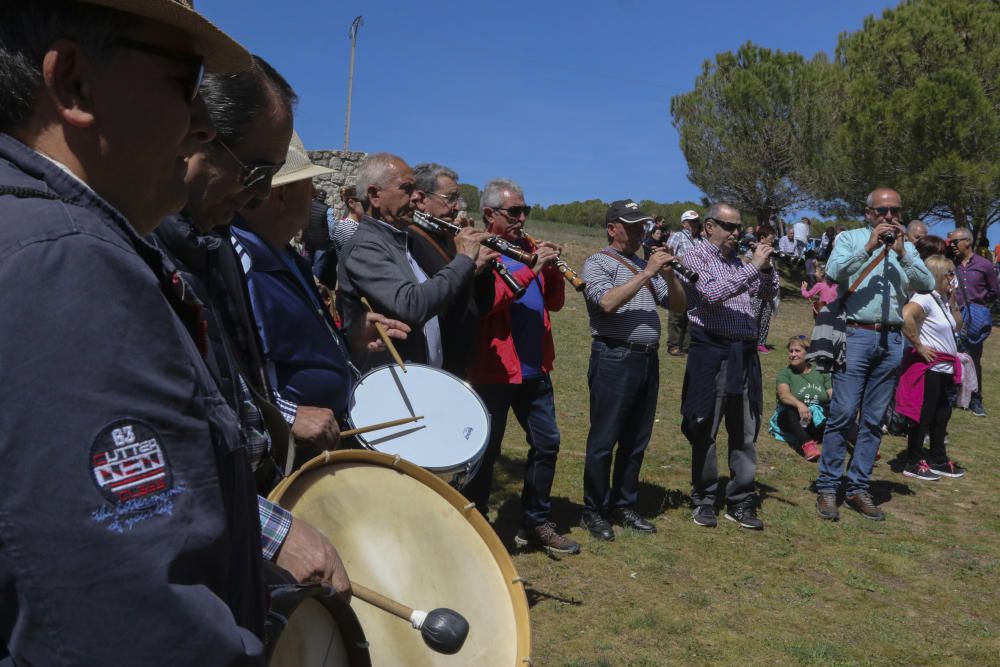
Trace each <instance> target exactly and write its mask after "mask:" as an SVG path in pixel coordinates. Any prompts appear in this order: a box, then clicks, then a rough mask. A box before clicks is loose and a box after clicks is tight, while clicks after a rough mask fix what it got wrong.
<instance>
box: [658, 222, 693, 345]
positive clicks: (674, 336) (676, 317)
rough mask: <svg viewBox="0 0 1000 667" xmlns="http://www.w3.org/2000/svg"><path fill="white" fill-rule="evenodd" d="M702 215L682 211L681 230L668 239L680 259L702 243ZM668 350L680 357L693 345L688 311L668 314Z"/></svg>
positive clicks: (668, 245) (669, 246)
mask: <svg viewBox="0 0 1000 667" xmlns="http://www.w3.org/2000/svg"><path fill="white" fill-rule="evenodd" d="M701 241H702V238H701V216H699V215H698V212H697V211H690V210H689V211H684V212H683V213H681V231H679V232H678V233H676V234H671V235H670V238H669V239H668V240H667V247H668V248H670V253H671V254H672V255H673V256H674V257H677V258H678V259H680V258H681V257H683V256H684V253H686V252H687V251H688V250H690V249H691V248H694V247H695V246H696V245H697V244H699V243H701ZM667 331H668V336H667V352H668V353H669V354H670V355H671V356H673V357H679V356H681V355H682V354H684V353H686V352H687V351H688V348H689V347H690V346H691V331H690V327H689V322H688V316H687V311H684V312H680V313H675V312H673V311H671V312H670V313H669V314H668V315H667Z"/></svg>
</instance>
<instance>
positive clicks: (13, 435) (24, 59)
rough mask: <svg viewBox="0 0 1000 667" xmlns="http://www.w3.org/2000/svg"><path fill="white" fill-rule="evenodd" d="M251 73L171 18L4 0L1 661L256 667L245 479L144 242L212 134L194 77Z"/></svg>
mask: <svg viewBox="0 0 1000 667" xmlns="http://www.w3.org/2000/svg"><path fill="white" fill-rule="evenodd" d="M99 5H106V6H110V7H115V8H117V11H113V10H111V9H107V8H105V7H100V6H99ZM250 64H251V61H250V56H249V54H248V53H247V52H246V51H245V50H244V49H243V48H242V47H241V46H239V45H238V44H236V43H235V42H233V41H232V40H231V39H230V38H229V37H227V36H226V35H224V34H223V33H221V32H220V31H219V30H218V29H217V28H215V27H214V26H212V25H211V24H210V23H209V22H208V21H206V20H205V19H204V18H203V17H201V16H200V15H198V14H196V13H195V12H194V11H193V10H192V9H190V3H189V2H180V1H175V0H145V1H143V2H138V1H135V2H129V1H127V0H121V1H119V0H115V1H110V0H109V1H107V2H102V1H100V0H95V1H94V2H87V3H84V2H65V1H55V0H36V1H33V2H10V3H4V8H3V19H2V20H0V88H2V90H3V91H4V93H3V96H2V97H3V99H2V101H0V219H2V220H3V224H2V225H0V289H2V291H3V294H4V316H3V317H2V318H0V366H2V367H3V369H4V379H5V381H4V382H3V383H2V384H0V396H2V401H3V405H4V409H3V411H2V413H0V456H2V459H3V461H4V463H5V465H4V467H3V473H2V477H0V488H2V489H3V493H2V494H0V516H2V517H3V524H4V527H3V544H4V546H3V548H2V549H0V609H2V610H3V611H2V612H0V664H5V665H10V664H21V665H27V664H33V665H54V664H89V665H111V664H149V663H151V662H157V663H161V664H176V665H194V664H205V665H208V664H211V665H263V664H264V660H265V658H264V652H263V647H262V642H261V638H262V637H263V625H264V613H265V610H264V591H263V582H262V578H261V572H260V529H259V526H258V525H257V504H256V497H255V493H254V484H253V477H252V474H251V471H250V468H249V466H248V465H247V463H246V460H245V449H244V448H243V446H242V441H241V438H240V433H239V429H238V427H237V425H236V423H235V421H234V418H233V414H232V411H231V410H230V409H229V408H228V407H227V406H226V405H225V403H224V401H223V399H222V397H221V396H220V394H219V391H218V389H217V388H216V386H215V382H214V380H213V378H212V375H211V373H210V371H209V369H208V368H207V367H206V365H205V362H204V360H203V357H202V354H201V351H200V350H199V349H198V347H197V346H196V344H195V340H196V338H195V337H197V336H198V334H199V327H198V325H197V323H196V322H195V321H194V319H192V318H191V315H192V314H193V313H194V312H195V309H196V305H195V303H194V301H193V300H191V299H190V298H189V295H188V293H187V292H186V290H185V289H184V285H183V283H182V282H181V281H180V279H179V277H178V276H177V274H176V273H174V272H173V270H172V267H171V266H170V264H169V262H167V261H165V260H164V258H163V257H162V255H161V254H160V253H159V252H158V251H157V250H156V249H155V248H153V247H152V246H150V245H149V244H148V243H147V242H146V241H145V240H144V239H143V237H144V236H146V235H148V234H149V233H150V232H151V231H152V230H153V229H154V228H155V227H156V225H157V224H158V223H159V222H160V220H162V219H163V217H164V216H165V215H168V214H170V213H171V212H173V211H176V210H178V209H179V208H180V207H181V206H182V205H183V202H184V198H185V193H186V186H185V183H184V176H185V161H186V159H187V158H188V157H189V156H190V155H191V154H192V153H194V152H196V151H198V150H200V149H201V147H202V146H204V144H205V143H206V142H208V141H211V140H212V138H213V136H214V130H213V128H212V126H211V123H210V122H209V119H208V117H207V114H206V112H205V106H204V103H203V101H202V100H201V98H200V97H199V96H198V85H199V81H200V76H201V73H202V71H203V65H204V67H207V68H208V69H209V70H211V71H216V72H220V71H234V70H242V69H246V68H248V67H249V66H250Z"/></svg>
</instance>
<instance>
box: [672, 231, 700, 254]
mask: <svg viewBox="0 0 1000 667" xmlns="http://www.w3.org/2000/svg"><path fill="white" fill-rule="evenodd" d="M703 241H704V239H696V238H692V237H691V232H689V231H688V230H686V229H682V230H681V231H679V232H676V233H674V234H671V235H670V238H669V239H667V247H668V248H670V254H671V255H673V256H674V257H683V256H684V253H686V252H687V251H688V250H690V249H691V248H694V247H695V246H698V245H701V243H702V242H703Z"/></svg>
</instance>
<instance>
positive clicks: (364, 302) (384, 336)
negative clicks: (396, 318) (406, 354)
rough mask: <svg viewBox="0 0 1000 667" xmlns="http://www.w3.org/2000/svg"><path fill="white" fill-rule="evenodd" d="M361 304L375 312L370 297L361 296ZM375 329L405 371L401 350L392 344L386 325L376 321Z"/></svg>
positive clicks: (369, 310) (370, 311)
mask: <svg viewBox="0 0 1000 667" xmlns="http://www.w3.org/2000/svg"><path fill="white" fill-rule="evenodd" d="M361 305H363V306H364V307H365V308H367V309H368V312H369V313H374V312H375V310H374V309H373V308H372V305H371V304H370V303H368V299H366V298H365V297H361ZM375 329H376V330H377V331H378V335H379V336H381V337H382V342H383V343H385V347H386V349H388V350H389V354H391V355H392V358H393V359H394V360H395V361H396V363H397V364H399V367H400V368H402V369H403V372H404V373H405V372H406V366H405V365H404V364H403V359H402V357H400V356H399V352H397V351H396V346H395V345H393V344H392V341H391V340H389V334H387V333H386V332H385V327H384V326H382V323H381V322H376V323H375Z"/></svg>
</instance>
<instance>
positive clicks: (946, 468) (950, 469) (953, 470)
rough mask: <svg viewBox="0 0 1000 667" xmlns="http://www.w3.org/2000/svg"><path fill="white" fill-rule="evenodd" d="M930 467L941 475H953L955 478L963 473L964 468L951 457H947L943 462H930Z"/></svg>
mask: <svg viewBox="0 0 1000 667" xmlns="http://www.w3.org/2000/svg"><path fill="white" fill-rule="evenodd" d="M930 469H931V471H932V472H935V473H937V474H938V475H941V476H942V477H954V478H956V479H957V478H959V477H962V476H963V475H965V468H963V467H962V466H960V465H958V464H957V463H955V462H954V461H952V460H951V459H948V460H947V461H945V462H944V463H931V464H930Z"/></svg>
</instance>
